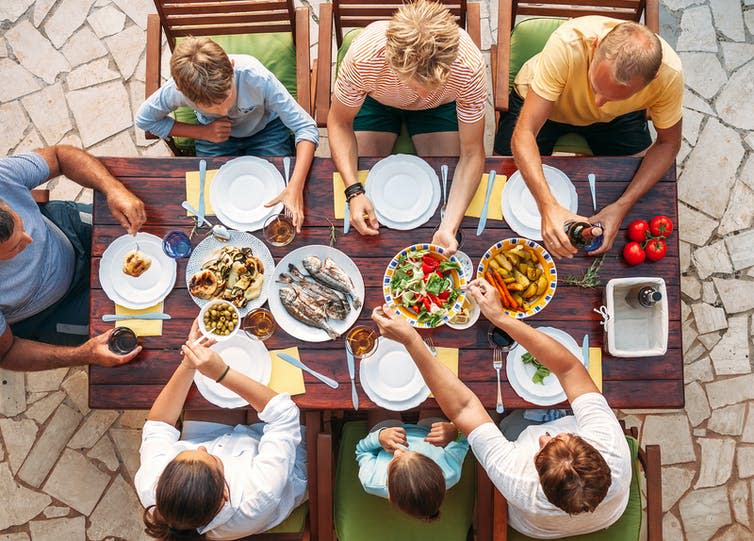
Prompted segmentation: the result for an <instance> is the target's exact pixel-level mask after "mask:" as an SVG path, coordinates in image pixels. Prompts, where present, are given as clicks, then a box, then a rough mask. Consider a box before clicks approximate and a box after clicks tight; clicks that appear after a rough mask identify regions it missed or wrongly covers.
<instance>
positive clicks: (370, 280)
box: [89, 157, 684, 410]
mask: <svg viewBox="0 0 754 541" xmlns="http://www.w3.org/2000/svg"><path fill="white" fill-rule="evenodd" d="M230 159H231V158H210V159H208V160H207V161H208V168H209V169H216V168H219V167H220V166H221V165H222V164H224V163H225V162H227V161H228V160H230ZM270 161H271V162H272V163H273V164H274V165H275V166H276V167H277V168H278V170H280V171H282V158H270ZM376 161H377V159H369V158H368V159H363V158H362V159H361V160H360V162H359V168H360V169H368V168H369V167H371V166H372V165H373V164H374V163H376ZM427 161H428V162H429V164H430V165H431V166H432V168H433V169H435V171H437V172H438V176H439V170H440V165H441V164H447V165H448V166H449V167H450V175H449V179H452V176H453V171H454V169H455V165H456V162H457V160H456V159H455V158H452V159H451V158H429V159H427ZM102 162H103V163H104V164H105V166H106V167H107V168H108V170H109V171H110V172H111V173H112V174H113V175H114V176H115V177H116V178H118V179H119V180H120V181H121V182H123V183H124V184H125V185H126V186H127V187H128V188H129V189H130V190H131V191H133V192H134V193H135V194H136V195H137V196H138V197H140V198H141V199H142V200H143V201H144V203H145V205H146V211H147V216H148V218H147V222H146V223H145V224H144V226H143V227H142V229H141V230H142V231H145V232H148V233H152V234H154V235H156V236H158V237H163V236H164V235H165V234H166V233H168V232H169V231H173V230H180V231H184V232H186V233H189V232H190V231H191V229H192V220H191V219H190V218H189V217H188V216H187V215H186V212H185V210H184V209H183V208H181V202H182V201H184V200H185V199H186V182H185V174H186V172H187V171H196V170H198V168H199V159H198V158H103V159H102ZM543 162H544V163H546V164H549V165H552V166H554V167H556V168H558V169H560V170H562V171H563V172H565V173H566V174H567V175H568V176H569V177H570V179H571V180H572V182H573V184H574V185H575V187H576V192H577V193H578V200H579V213H580V214H581V215H583V216H590V215H591V214H592V200H591V195H590V190H589V185H588V182H587V175H588V174H589V173H594V174H595V175H596V177H597V190H596V191H597V205H598V208H602V207H604V206H605V205H607V204H608V203H610V202H612V201H614V200H615V199H616V198H617V197H618V196H619V195H620V194H621V193H622V192H623V190H624V189H625V188H626V186H627V185H628V183H629V182H630V180H631V178H632V177H633V175H634V173H635V172H636V170H637V169H638V167H639V164H640V159H639V158H632V157H621V158H612V157H598V158H592V157H550V158H547V157H546V158H543ZM485 169H486V170H487V171H489V170H492V169H494V170H495V171H496V172H497V174H498V175H500V174H503V175H507V176H508V177H510V176H511V174H513V173H514V172H515V171H516V167H515V164H514V162H513V159H512V158H507V157H490V158H487V160H486V165H485ZM334 171H335V168H334V164H333V162H332V160H331V159H327V158H316V159H315V160H314V163H313V165H312V168H311V171H310V174H309V178H308V180H307V183H306V190H305V205H306V209H305V211H306V220H305V223H304V227H303V230H302V232H301V233H299V234H298V235H297V236H296V238H295V239H294V241H293V242H292V243H291V244H290V245H288V246H285V247H275V246H269V248H270V252H271V253H272V256H273V258H274V259H275V261H279V260H280V259H281V258H282V257H283V256H285V254H287V253H288V252H289V251H291V250H293V249H295V248H299V247H302V246H306V245H312V244H325V245H328V244H330V242H331V232H332V227H334V231H335V242H334V244H333V246H334V247H335V248H337V249H339V250H341V251H343V252H344V253H346V254H347V255H348V256H350V257H351V259H352V260H353V261H354V262H355V264H356V265H357V266H358V268H359V270H360V272H361V275H362V277H363V280H364V284H365V286H366V288H365V289H366V293H365V297H366V298H365V302H364V308H363V309H362V311H361V314H360V316H359V319H358V322H359V323H362V324H371V321H370V314H371V311H372V308H374V307H375V306H377V305H379V304H381V303H382V302H383V293H382V286H381V282H382V278H383V276H384V273H385V268H386V266H387V265H388V263H389V262H390V260H391V259H392V258H393V256H394V255H395V254H396V253H397V252H399V251H400V250H401V249H402V248H404V247H406V246H409V245H411V244H415V243H417V242H429V241H430V240H431V238H432V234H433V232H434V230H435V229H436V228H437V226H438V224H439V222H440V209H439V207H438V209H437V211H436V212H435V214H434V215H433V217H432V218H431V219H430V220H429V221H428V222H427V223H425V224H424V225H422V226H421V227H418V228H416V229H413V230H410V231H397V230H393V229H388V228H386V227H381V228H380V234H379V235H378V236H375V237H363V236H361V235H359V233H358V232H357V231H356V230H355V229H354V228H351V230H350V232H349V233H348V234H344V233H343V221H342V220H335V218H334V210H333V191H332V190H333V182H332V177H333V172H334ZM676 188H677V185H676V173H675V167H674V166H673V167H671V168H670V169H669V170H668V171H667V172H666V173H665V174H664V175H663V177H662V178H661V179H660V181H659V182H658V183H657V184H656V185H655V186H654V187H653V188H652V189H651V190H650V191H649V192H648V193H647V194H646V195H645V196H644V197H643V198H642V199H641V200H640V201H639V202H638V203H637V204H636V205H635V206H634V208H632V209H631V211H630V212H629V213H628V215H627V216H626V218H625V220H624V222H623V228H624V229H622V230H621V232H620V233H619V234H618V236H617V238H616V240H615V244H614V245H613V247H612V249H611V250H610V252H609V253H608V255H607V257H606V258H605V260H604V263H603V265H602V267H601V269H600V270H599V278H600V280H601V285H600V286H598V287H593V288H583V287H578V286H573V285H569V284H567V283H566V282H565V280H564V279H565V278H566V277H568V276H575V277H581V276H583V274H584V272H585V271H586V270H587V268H588V267H589V265H590V264H591V263H592V261H593V260H594V259H593V258H592V257H589V256H587V255H586V254H584V253H583V252H580V253H578V254H577V255H576V256H575V257H573V258H572V259H560V260H556V265H557V272H558V286H557V290H556V292H555V295H554V297H553V299H552V301H551V302H550V303H549V304H548V305H547V307H546V308H544V309H543V310H542V311H541V312H539V313H537V314H536V315H534V316H532V317H530V318H528V319H527V320H526V321H527V323H529V324H531V325H532V326H535V327H540V326H550V327H557V328H559V329H562V330H564V331H566V332H567V333H569V334H570V335H571V336H572V337H573V338H574V339H575V340H576V341H577V342H578V343H581V340H582V338H583V336H584V335H585V334H588V335H589V340H590V344H591V345H592V346H603V354H602V374H603V392H604V394H605V396H606V398H607V401H608V403H609V404H610V405H611V406H612V407H614V408H681V407H683V405H684V394H683V391H684V387H683V354H682V353H683V352H682V340H681V308H680V307H681V299H680V263H679V246H678V235H676V234H674V235H672V236H671V237H670V238H669V239H668V252H667V256H666V257H665V258H664V259H662V260H660V261H658V262H654V263H648V264H642V265H639V266H636V267H630V266H628V265H627V264H626V263H625V262H624V261H623V259H622V257H621V255H620V252H621V249H622V247H623V245H624V244H625V243H626V237H625V227H626V225H627V224H628V223H630V222H631V221H632V220H633V219H636V218H644V219H649V218H651V217H652V216H654V215H656V214H665V215H667V216H669V217H670V218H671V219H672V220H673V221H674V222H675V223H677V218H678V208H677V200H678V199H677V190H676ZM214 221H217V220H216V218H215V220H214ZM477 223H478V219H477V218H473V217H466V218H464V220H463V223H462V229H463V245H462V248H461V249H462V250H463V251H464V252H465V253H467V254H468V255H469V256H470V257H471V259H472V261H473V263H474V265H475V266H476V264H477V263H478V262H479V260H480V258H481V256H482V254H484V252H485V251H486V250H487V249H488V248H489V247H490V246H492V245H493V244H494V243H496V242H497V241H499V240H501V239H505V238H509V237H517V236H518V235H517V234H516V233H515V232H514V231H512V230H511V229H510V228H509V226H508V225H507V224H506V223H505V221H502V220H495V219H490V220H488V221H487V226H486V229H485V230H484V231H483V233H482V234H481V235H480V236H477V235H476V227H477ZM124 233H125V232H124V230H123V228H122V227H121V226H120V225H119V224H118V222H117V221H116V220H115V219H114V218H113V216H112V215H111V214H110V212H109V209H108V207H107V204H106V202H105V199H104V197H103V196H102V194H99V193H97V194H96V195H95V198H94V227H93V237H92V265H91V304H90V319H91V325H90V333H91V335H92V336H95V335H99V334H101V333H105V332H107V331H108V330H110V329H112V328H113V323H105V322H103V321H102V316H103V314H106V313H113V309H114V305H113V301H111V300H110V299H109V298H108V297H107V296H106V294H105V292H104V291H103V289H102V287H101V285H100V281H99V268H100V260H101V257H102V253H103V252H104V250H105V249H106V248H107V246H108V245H109V244H110V243H111V242H113V241H114V240H115V239H116V238H118V237H120V236H121V235H123V234H124ZM254 234H255V235H258V236H260V238H261V232H257V233H254ZM203 237H204V234H200V235H197V236H194V237H193V243H194V245H196V244H197V243H198V242H200V241H201V240H202V239H203ZM186 262H187V260H186V259H179V260H178V274H177V279H176V283H175V287H174V289H173V290H172V291H171V292H170V294H169V295H168V296H167V298H166V299H165V301H164V311H165V312H167V313H168V314H170V315H171V316H172V319H170V320H167V321H164V322H163V332H162V335H161V336H151V337H141V338H140V342H141V344H142V346H143V351H142V352H141V353H140V354H139V356H138V357H137V358H136V359H135V360H134V361H132V362H130V363H128V364H125V365H121V366H117V367H110V368H108V367H102V366H90V369H89V406H90V407H91V408H107V409H147V408H149V407H150V406H151V405H152V403H153V402H154V400H155V398H156V397H157V395H158V393H159V392H160V390H161V389H162V387H163V386H164V385H165V383H166V382H167V381H168V379H169V378H170V376H171V374H172V373H173V371H174V370H175V368H176V366H177V365H178V363H179V362H180V356H179V348H180V346H181V345H182V344H183V343H184V342H185V340H186V337H187V334H188V331H189V328H190V327H191V323H192V320H193V319H194V318H195V317H196V316H197V314H198V312H199V307H198V306H197V305H196V304H195V303H194V301H193V300H192V298H191V296H190V295H189V293H188V290H187V286H186V276H185V271H186ZM636 276H651V277H661V278H663V279H664V280H665V284H666V287H667V300H668V308H669V326H668V345H667V352H666V353H665V354H664V355H660V356H655V357H642V358H618V357H613V356H611V355H609V354H608V353H607V351H606V348H605V347H604V343H605V340H606V339H605V337H604V335H603V328H602V326H601V325H600V322H601V321H602V318H601V316H600V315H599V314H598V313H596V312H595V311H594V309H595V308H598V307H600V306H601V305H603V303H604V299H603V295H604V292H605V284H606V283H607V281H608V280H610V279H611V278H621V277H636ZM489 328H490V323H489V322H488V321H487V320H486V319H485V318H484V317H481V318H480V319H479V320H478V321H477V323H476V324H474V325H473V326H472V327H471V328H469V329H467V330H463V331H458V330H453V329H451V328H449V327H447V326H442V327H439V328H435V329H431V330H422V331H421V334H422V335H423V336H424V337H431V339H432V341H433V342H434V344H435V345H436V346H445V347H454V348H459V363H458V376H459V378H460V379H461V380H462V381H463V382H464V383H465V384H466V385H468V387H469V388H470V389H471V390H472V391H473V392H474V393H475V394H476V395H477V396H478V397H479V398H480V400H481V401H482V403H483V404H484V405H485V407H487V408H490V409H493V408H494V407H495V401H496V375H495V371H494V370H493V367H492V351H491V349H490V346H489V345H488V340H487V333H488V330H489ZM265 345H266V346H267V347H268V349H280V348H286V347H291V346H297V347H298V348H299V352H300V355H301V360H302V361H304V362H305V363H306V364H307V365H309V366H310V367H311V368H313V369H315V370H318V371H319V372H321V373H323V374H325V375H327V376H330V377H332V378H334V379H335V380H337V381H338V382H339V383H340V386H339V387H338V388H337V389H332V388H330V387H328V386H326V385H325V384H323V383H321V382H320V381H318V380H317V379H315V378H313V377H311V376H310V375H308V374H304V380H305V387H306V392H305V393H304V394H300V395H296V396H294V397H293V398H294V400H295V402H296V403H297V404H298V405H299V407H301V408H302V409H318V410H336V409H337V410H341V409H342V410H349V409H352V408H353V406H352V402H351V385H350V380H349V376H348V371H347V366H346V356H345V350H344V341H343V340H330V341H326V342H317V343H313V342H303V341H301V340H298V339H296V338H293V337H292V336H290V335H288V334H287V333H286V332H285V331H283V330H282V329H280V328H278V329H277V331H276V332H275V334H274V335H273V336H272V337H271V338H269V339H268V340H267V341H266V342H265ZM356 362H357V366H356V369H357V376H356V382H357V389H358V394H359V402H360V407H361V408H362V409H370V408H377V405H376V404H375V403H374V402H372V401H371V400H370V399H369V397H368V396H367V395H366V393H365V392H364V390H363V388H362V387H361V385H360V384H359V381H358V368H359V366H358V363H359V361H358V360H357V361H356ZM502 378H503V384H502V394H503V402H504V404H505V406H506V407H507V408H521V407H532V406H531V405H530V404H529V403H528V402H526V401H525V400H524V399H522V398H520V397H519V396H518V395H517V394H516V392H515V391H514V390H513V388H512V387H511V385H510V384H509V382H508V380H507V377H506V376H505V370H503V371H502ZM423 406H428V407H434V406H436V403H435V401H434V400H433V399H431V398H430V399H428V400H427V401H426V402H425V403H424V404H423ZM213 407H214V406H212V405H211V404H210V403H209V402H207V401H206V400H205V399H204V397H202V395H201V394H200V393H199V392H198V391H197V390H196V388H195V387H192V389H191V391H190V392H189V396H188V398H187V401H186V408H187V409H211V408H213Z"/></svg>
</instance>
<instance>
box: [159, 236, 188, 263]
mask: <svg viewBox="0 0 754 541" xmlns="http://www.w3.org/2000/svg"><path fill="white" fill-rule="evenodd" d="M162 251H163V252H165V255H167V256H168V257H172V258H173V259H182V258H184V257H188V256H190V255H191V239H190V238H189V237H188V235H187V234H186V233H184V232H183V231H171V232H170V233H168V234H167V235H165V236H164V237H163V238H162Z"/></svg>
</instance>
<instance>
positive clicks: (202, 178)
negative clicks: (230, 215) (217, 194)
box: [196, 160, 207, 227]
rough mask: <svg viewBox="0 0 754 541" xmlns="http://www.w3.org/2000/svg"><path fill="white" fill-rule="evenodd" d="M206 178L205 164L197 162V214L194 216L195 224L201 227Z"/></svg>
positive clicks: (202, 161)
mask: <svg viewBox="0 0 754 541" xmlns="http://www.w3.org/2000/svg"><path fill="white" fill-rule="evenodd" d="M206 178H207V162H206V161H205V160H200V161H199V214H197V215H196V223H197V224H198V225H199V227H201V226H202V225H203V224H204V182H205V180H206Z"/></svg>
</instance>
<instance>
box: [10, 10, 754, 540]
mask: <svg viewBox="0 0 754 541" xmlns="http://www.w3.org/2000/svg"><path fill="white" fill-rule="evenodd" d="M298 1H299V0H297V3H298ZM307 3H309V4H310V5H311V7H312V12H313V16H312V32H313V36H314V39H315V40H316V11H317V7H318V3H319V2H318V1H317V0H314V1H312V2H307ZM490 4H491V5H490ZM153 10H154V7H153V5H152V2H151V1H150V0H36V1H34V0H3V1H2V2H0V80H1V81H2V85H0V126H2V130H0V155H8V154H14V153H19V152H23V151H26V150H29V149H33V148H38V147H40V146H46V145H53V144H57V143H67V144H72V145H75V146H79V147H83V148H86V149H87V150H89V151H90V152H92V153H93V154H95V155H100V156H105V155H110V156H135V155H142V156H166V155H169V151H168V149H167V147H166V146H165V145H164V144H163V143H162V142H154V141H147V140H145V139H144V136H143V133H142V132H141V131H140V130H136V129H134V127H133V111H135V110H136V108H137V107H138V106H139V104H140V103H141V102H142V100H143V96H144V47H145V27H146V15H147V13H149V12H151V11H153ZM482 17H483V21H482V41H483V43H482V48H483V49H484V50H485V51H487V50H488V49H489V45H490V43H491V42H492V39H493V36H495V35H496V32H497V29H496V20H497V2H495V1H494V0H492V1H490V0H484V1H483V2H482ZM661 25H662V30H661V34H662V35H663V37H665V38H666V39H667V40H668V41H669V42H670V44H671V45H673V46H674V47H675V49H676V50H677V51H678V53H679V54H680V56H681V59H682V60H683V64H684V69H685V76H686V97H685V103H684V128H683V145H682V148H681V152H680V153H679V155H678V167H679V175H680V176H679V181H678V190H679V199H680V203H679V207H680V224H679V227H678V230H679V233H678V234H679V235H680V240H681V272H682V276H681V283H682V293H683V295H682V315H683V320H684V324H683V332H684V334H683V349H684V363H685V367H684V370H685V382H686V407H685V409H682V410H675V411H667V410H632V411H621V412H619V414H620V416H621V417H622V418H624V419H625V420H626V422H627V423H628V424H629V425H630V426H638V427H640V429H641V433H642V434H641V435H642V440H643V443H644V444H649V443H658V444H660V445H661V446H662V457H663V510H664V512H665V515H664V520H663V530H664V534H665V539H667V540H668V541H674V540H688V541H696V540H707V539H714V540H730V541H733V540H745V539H753V538H754V533H752V532H754V511H753V510H752V497H753V494H752V492H754V372H753V371H752V360H751V357H750V350H751V344H752V334H754V328H753V327H752V321H751V316H752V314H753V313H754V228H752V216H753V211H752V209H754V106H753V105H752V100H751V96H752V94H754V62H753V61H752V59H754V40H753V39H752V37H753V36H754V0H741V1H739V0H663V2H662V5H661ZM166 49H167V48H166ZM314 56H316V46H313V48H312V57H314ZM166 60H167V57H165V58H163V61H166ZM163 73H168V70H167V69H163ZM490 111H491V108H490ZM488 116H490V115H488ZM487 131H488V133H487V141H486V143H487V148H488V151H489V150H490V148H491V135H492V125H491V121H490V123H489V126H488V130H487ZM328 152H329V149H328V147H327V144H326V140H325V142H324V144H322V145H321V147H320V149H319V153H320V155H327V153H328ZM49 187H50V188H51V190H52V196H53V198H55V199H76V200H79V201H91V198H92V196H91V193H89V192H88V191H87V190H83V189H81V188H80V187H79V186H78V185H76V184H74V183H72V182H70V181H68V180H67V179H65V178H57V179H54V180H52V181H51V182H50V183H49ZM659 210H660V209H658V211H659ZM0 382H1V383H2V385H0V437H1V441H2V445H0V494H2V501H3V504H2V505H0V541H23V540H28V539H32V540H34V541H47V540H59V539H66V540H67V541H79V540H81V541H83V540H85V539H86V540H92V541H94V540H101V539H111V540H115V539H127V540H129V541H132V540H140V539H146V536H145V534H144V533H143V532H142V523H141V506H140V504H139V502H138V500H137V498H136V495H135V493H134V490H133V489H132V487H131V483H132V480H133V475H134V473H135V472H136V469H137V468H138V462H139V459H138V449H139V444H140V428H141V426H142V424H143V422H144V418H145V414H146V412H144V411H106V410H97V411H95V410H89V408H88V407H87V372H86V370H85V369H83V368H72V369H59V370H50V371H47V372H38V373H28V374H23V373H13V372H8V371H4V370H0Z"/></svg>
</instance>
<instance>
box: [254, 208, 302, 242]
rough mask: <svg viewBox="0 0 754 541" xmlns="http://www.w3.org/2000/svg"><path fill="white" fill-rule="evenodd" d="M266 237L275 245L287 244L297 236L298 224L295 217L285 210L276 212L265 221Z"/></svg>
mask: <svg viewBox="0 0 754 541" xmlns="http://www.w3.org/2000/svg"><path fill="white" fill-rule="evenodd" d="M262 231H263V232H264V238H265V239H267V242H269V243H270V244H272V245H273V246H287V245H288V244H290V243H291V242H293V239H295V238H296V226H295V225H293V218H291V217H290V216H288V215H287V214H286V213H285V212H281V213H280V214H275V215H273V216H270V217H269V218H267V221H265V222H264V229H263V230H262Z"/></svg>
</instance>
